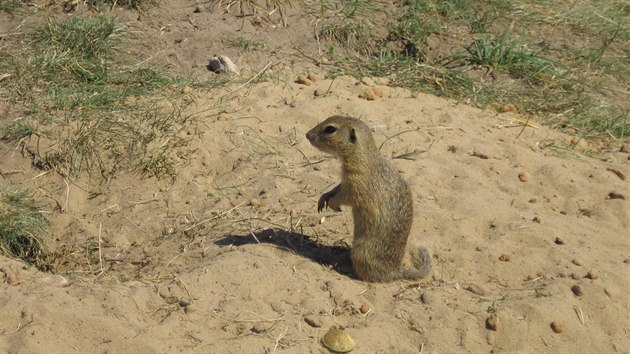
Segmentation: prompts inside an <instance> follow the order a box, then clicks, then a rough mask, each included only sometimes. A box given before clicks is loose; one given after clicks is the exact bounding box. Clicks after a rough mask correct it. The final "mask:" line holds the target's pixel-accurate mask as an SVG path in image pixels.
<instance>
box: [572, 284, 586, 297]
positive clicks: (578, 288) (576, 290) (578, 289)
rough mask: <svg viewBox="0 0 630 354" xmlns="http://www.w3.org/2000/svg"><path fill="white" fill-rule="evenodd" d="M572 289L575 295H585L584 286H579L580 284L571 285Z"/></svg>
mask: <svg viewBox="0 0 630 354" xmlns="http://www.w3.org/2000/svg"><path fill="white" fill-rule="evenodd" d="M571 291H573V293H574V294H575V296H582V295H584V291H582V287H581V286H579V285H573V286H572V287H571Z"/></svg>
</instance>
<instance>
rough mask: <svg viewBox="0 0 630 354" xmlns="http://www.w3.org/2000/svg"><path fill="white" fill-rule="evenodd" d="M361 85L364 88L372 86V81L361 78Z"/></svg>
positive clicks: (367, 78)
mask: <svg viewBox="0 0 630 354" xmlns="http://www.w3.org/2000/svg"><path fill="white" fill-rule="evenodd" d="M361 83H362V84H363V85H365V86H374V81H372V79H370V78H369V77H363V78H361Z"/></svg>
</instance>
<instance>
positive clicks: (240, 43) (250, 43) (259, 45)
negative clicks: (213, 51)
mask: <svg viewBox="0 0 630 354" xmlns="http://www.w3.org/2000/svg"><path fill="white" fill-rule="evenodd" d="M226 44H227V45H228V46H229V47H234V48H238V49H239V51H241V52H245V53H249V52H252V51H256V50H262V49H264V48H265V47H266V46H267V44H266V43H265V42H263V41H259V40H256V39H249V38H245V37H243V36H240V37H235V38H232V39H229V40H227V41H226Z"/></svg>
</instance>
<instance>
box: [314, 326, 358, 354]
mask: <svg viewBox="0 0 630 354" xmlns="http://www.w3.org/2000/svg"><path fill="white" fill-rule="evenodd" d="M321 343H322V345H323V346H324V347H326V348H328V349H330V350H332V351H333V352H337V353H347V352H349V351H352V350H354V348H355V347H356V344H355V343H354V340H352V338H351V337H350V335H349V334H348V333H347V332H346V331H345V330H344V329H343V328H341V327H336V326H332V327H330V329H329V330H328V332H326V334H324V336H323V337H322V339H321Z"/></svg>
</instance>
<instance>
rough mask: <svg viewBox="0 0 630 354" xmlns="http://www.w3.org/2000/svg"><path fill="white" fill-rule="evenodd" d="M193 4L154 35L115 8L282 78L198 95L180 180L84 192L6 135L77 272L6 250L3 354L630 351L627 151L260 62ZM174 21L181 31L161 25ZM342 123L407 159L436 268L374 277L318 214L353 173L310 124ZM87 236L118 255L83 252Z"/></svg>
mask: <svg viewBox="0 0 630 354" xmlns="http://www.w3.org/2000/svg"><path fill="white" fill-rule="evenodd" d="M193 9H194V6H193V7H191V6H188V5H186V6H182V7H181V8H177V11H172V12H168V11H165V10H164V9H161V10H153V11H156V12H157V11H161V12H160V13H161V14H162V16H163V17H162V18H158V17H157V16H152V15H151V13H149V14H145V15H143V16H144V17H143V19H144V20H143V21H144V22H141V23H142V25H139V24H138V23H139V22H131V21H132V17H133V16H137V14H136V15H134V14H132V13H126V12H121V13H119V14H117V15H118V16H120V18H123V19H124V18H125V17H124V16H127V18H128V19H129V21H130V22H129V23H128V24H127V25H128V26H129V28H130V29H133V28H134V26H136V27H135V28H136V30H138V28H140V27H142V26H145V27H143V28H145V30H146V31H147V33H148V34H147V36H148V38H153V39H154V40H155V42H154V44H155V45H156V46H157V47H158V48H170V47H172V43H173V42H172V40H174V39H173V38H176V37H182V38H191V40H190V41H189V43H191V45H190V47H196V48H190V47H189V48H187V49H186V50H188V51H190V52H189V53H190V55H189V56H188V57H187V58H188V59H187V60H185V61H184V60H180V61H178V60H177V59H176V58H175V57H172V58H174V59H173V62H174V63H177V65H179V68H180V69H182V71H186V70H191V71H193V72H195V71H196V72H198V74H199V75H214V74H212V73H209V72H207V70H205V65H206V64H207V58H208V54H215V53H211V52H210V51H211V50H214V49H216V48H219V50H225V52H223V53H216V54H227V55H230V56H232V57H233V58H235V61H236V62H237V65H240V66H241V67H243V68H244V69H243V70H244V71H245V72H248V71H249V72H252V73H254V72H256V71H257V70H260V69H261V68H263V67H264V66H265V65H266V63H267V62H268V61H272V62H274V66H273V68H272V70H273V71H272V72H273V76H272V77H273V78H274V79H272V80H269V81H267V82H263V83H259V84H256V85H243V86H241V85H232V86H230V87H228V88H226V89H225V92H224V94H220V95H219V94H214V95H210V94H208V93H206V92H196V91H194V90H191V91H190V92H189V95H190V99H191V101H192V102H193V104H192V105H191V106H190V108H189V112H188V113H191V114H195V115H196V116H197V118H198V120H199V123H198V124H197V125H196V126H195V127H192V128H191V129H190V130H189V131H187V132H184V133H185V134H186V135H187V136H188V137H189V138H191V139H192V141H191V144H192V145H191V150H190V153H189V154H188V155H186V156H182V157H181V161H180V162H181V163H180V166H181V167H180V170H179V176H178V177H177V178H176V179H175V180H174V181H171V180H155V179H141V178H139V177H138V176H133V175H120V176H119V177H118V178H116V179H114V180H112V181H110V182H109V183H106V184H100V183H98V182H97V181H93V180H89V179H80V180H77V181H68V182H69V186H66V183H65V182H64V180H63V179H62V178H61V177H59V176H57V175H55V174H54V173H49V174H45V175H43V176H42V175H41V171H40V170H36V169H33V168H31V167H30V162H29V160H28V159H26V158H24V157H22V156H20V155H19V153H17V152H15V151H14V147H13V146H8V145H6V144H2V145H0V156H1V158H0V171H3V172H8V171H19V172H17V173H8V174H7V173H5V174H4V175H3V176H2V177H1V179H0V180H1V181H2V183H3V184H8V183H13V184H16V185H20V186H22V187H24V188H29V189H31V190H33V191H37V193H38V194H37V195H38V196H39V197H41V198H43V199H45V200H48V201H49V204H50V205H49V206H50V208H49V209H50V211H51V214H50V215H49V220H50V221H51V227H52V230H53V232H52V235H51V236H52V240H51V241H50V246H51V247H52V248H53V249H55V250H57V251H59V252H66V253H65V258H64V259H63V262H62V263H60V264H57V271H58V272H57V274H48V273H42V272H39V271H37V270H35V269H33V268H30V267H26V266H24V265H23V264H22V263H20V262H17V261H13V260H9V259H7V258H2V257H0V270H1V271H2V273H4V278H3V280H2V282H1V283H0V318H1V319H2V320H1V321H0V352H6V353H43V352H59V353H62V352H63V353H72V352H77V353H83V352H85V353H169V352H200V353H218V352H221V353H243V352H245V353H260V352H278V353H280V352H285V353H326V352H327V350H326V349H324V348H323V347H322V346H321V345H320V343H319V339H320V338H321V336H322V335H323V334H324V333H325V332H326V331H327V330H328V328H329V327H330V326H332V325H340V326H343V327H345V328H346V329H347V331H348V333H349V334H350V336H352V338H353V339H354V340H355V341H356V343H357V348H356V350H355V352H357V353H418V352H426V353H444V352H447V353H450V352H471V353H480V352H494V353H496V352H510V353H512V352H522V353H526V352H527V353H529V352H547V353H559V352H563V353H564V352H566V353H568V352H573V353H577V352H580V353H595V352H620V353H628V352H629V351H630V297H628V293H630V232H629V229H630V210H629V208H628V198H629V197H630V190H629V188H628V181H627V180H626V179H625V178H627V176H629V175H630V168H629V166H630V163H629V157H630V156H629V155H628V153H627V152H613V153H588V154H584V153H582V152H584V151H586V150H588V149H589V146H588V145H587V144H583V145H582V146H581V147H582V149H583V151H580V150H574V151H573V150H572V151H567V150H564V149H561V148H558V146H562V145H563V144H564V143H566V142H567V141H569V140H570V139H571V137H569V136H565V135H562V134H559V133H557V132H555V131H552V130H550V129H547V128H545V127H542V126H540V125H539V124H537V123H536V122H533V121H532V123H533V124H535V126H536V127H535V128H532V127H527V128H524V127H523V125H522V124H519V121H520V122H523V121H525V120H526V118H525V117H521V116H518V115H515V114H512V113H503V114H498V113H495V112H493V111H482V110H479V109H476V108H472V107H470V106H467V105H466V104H464V103H461V102H455V101H451V100H445V99H441V98H438V97H434V96H430V95H424V94H417V95H413V94H412V93H410V92H408V91H406V90H403V89H396V88H391V87H389V86H387V85H386V82H385V81H383V80H381V79H378V78H372V79H369V80H363V81H364V82H358V81H357V80H356V79H353V78H350V77H340V78H337V79H335V80H331V79H325V78H323V77H324V76H325V72H324V71H323V69H322V68H320V67H316V66H314V65H312V64H311V63H309V62H308V60H306V59H304V58H302V59H301V61H300V62H299V63H294V62H292V61H293V60H297V59H295V58H298V55H296V54H295V53H294V52H293V54H291V55H289V54H286V55H284V56H283V55H282V53H280V52H278V53H279V54H278V55H277V57H276V58H271V59H264V60H260V58H258V57H259V56H261V54H256V53H254V54H252V55H248V56H243V57H240V56H239V55H238V53H235V52H230V50H231V49H230V48H227V47H221V46H220V45H218V44H217V43H219V42H218V40H214V42H213V40H212V39H210V40H208V41H207V42H202V41H199V40H194V38H195V36H197V37H200V36H202V35H203V33H202V31H200V30H198V29H197V30H195V29H194V28H193V27H190V28H188V30H186V28H187V26H189V23H190V21H187V20H186V21H184V20H185V19H186V17H187V16H188V17H190V16H196V17H194V19H195V20H194V21H197V23H204V24H206V26H210V25H209V24H210V23H211V22H212V20H213V19H215V18H214V17H213V16H215V17H216V16H218V15H217V14H216V13H209V12H202V13H201V14H197V13H193V12H192V11H193ZM178 11H179V12H178ZM169 16H171V17H169ZM203 16H206V17H205V20H204V21H205V22H203V21H202V19H204V17H203ZM174 19H178V20H179V21H178V22H175V21H174ZM294 19H295V17H289V22H290V23H292V21H293V20H294ZM215 20H216V19H215ZM194 21H193V22H194ZM227 22H229V21H227ZM167 23H170V24H171V27H169V28H171V29H173V28H179V29H180V32H176V33H174V32H171V33H170V34H168V33H167V34H162V36H161V37H160V34H159V30H160V29H161V28H163V27H164V24H167ZM187 23H188V24H187ZM245 23H248V22H245ZM240 25H241V24H240V23H239V24H235V25H234V24H224V25H223V27H221V26H218V27H217V28H218V29H217V31H229V30H233V29H230V26H240ZM190 26H192V25H190ZM297 27H298V28H299V25H297ZM304 27H305V28H306V27H307V26H306V25H304ZM203 28H204V27H203V26H202V29H203ZM186 31H188V32H186ZM283 33H285V34H286V33H287V32H286V31H284V32H283ZM292 35H294V36H296V37H297V35H296V34H295V33H293V34H292ZM304 38H307V36H306V35H305V37H304ZM159 41H163V42H159ZM304 41H305V42H306V39H304ZM160 43H162V44H160ZM213 43H214V47H213ZM195 50H196V51H198V54H196V55H195V54H194V53H193V52H194V51H195ZM312 50H313V51H316V48H312ZM286 51H287V52H289V49H286ZM171 52H172V51H171ZM171 52H169V50H166V49H164V51H163V52H160V51H156V53H157V54H156V56H157V57H159V56H162V55H163V56H164V57H169V55H170V54H169V53H171ZM178 53H179V54H178V55H179V56H180V57H185V55H184V54H182V52H178ZM308 72H310V73H313V74H318V75H319V78H316V81H315V82H313V83H312V85H304V84H298V83H296V82H294V80H295V78H296V77H297V75H298V74H306V73H308ZM366 90H371V91H372V92H377V96H378V93H382V97H377V98H376V99H375V100H366V99H364V98H361V97H362V96H364V95H365V92H366ZM230 91H232V92H230ZM315 91H317V92H318V94H317V95H316V94H315ZM360 96H361V97H360ZM335 114H344V115H351V116H354V117H358V118H361V119H363V120H364V121H365V122H367V123H368V124H369V125H370V126H371V127H372V128H373V131H374V136H375V139H376V140H377V144H378V145H380V144H381V143H382V144H383V145H382V149H381V150H382V153H383V154H384V155H385V156H388V157H400V156H401V155H403V156H405V157H406V158H404V159H403V158H397V159H394V160H393V163H394V164H395V165H396V167H397V168H398V169H399V170H400V171H401V173H402V174H403V175H404V177H405V178H406V180H407V181H408V182H409V184H410V185H411V187H412V189H413V196H414V208H415V218H414V225H413V229H412V234H411V237H410V243H413V244H421V245H425V246H427V247H428V248H429V249H430V250H431V253H432V256H433V263H434V269H433V272H432V274H431V276H430V277H429V278H428V279H426V280H423V281H421V282H418V283H411V282H402V281H399V282H393V283H388V284H371V283H366V282H362V281H360V280H358V279H356V278H355V277H354V276H353V274H352V268H351V266H350V264H349V261H348V258H349V247H350V246H351V244H352V236H351V235H352V217H351V214H350V213H349V212H348V211H347V210H346V211H344V212H342V213H334V212H326V213H325V214H323V215H322V214H317V211H316V202H317V199H318V198H319V195H320V194H321V193H323V192H325V191H327V190H328V189H329V188H330V187H332V186H333V185H334V184H335V183H336V182H337V181H338V179H339V163H338V162H337V161H335V159H334V158H331V157H329V156H326V155H324V154H322V153H321V152H319V151H317V150H316V149H315V148H313V147H312V146H310V145H309V143H308V141H307V140H306V138H305V136H304V135H305V133H306V132H307V131H308V130H309V129H310V128H311V127H313V126H314V125H316V124H317V123H318V122H320V121H322V120H323V119H325V118H326V117H328V116H330V115H335ZM622 177H623V178H622ZM96 192H97V193H96ZM611 192H614V193H615V194H613V197H615V196H617V197H620V196H623V197H625V199H622V198H610V193H611ZM66 195H67V196H68V197H67V201H66ZM56 203H59V204H61V205H67V207H66V208H65V209H66V210H65V212H64V213H61V212H59V211H58V210H57V211H53V209H54V205H55V204H56ZM323 216H325V218H322V217H323ZM88 241H92V242H97V244H100V250H101V253H100V255H99V254H98V253H94V252H89V253H88V252H87V251H82V250H84V249H86V247H84V248H82V247H80V246H81V245H84V244H85V243H86V242H88ZM0 275H2V274H0ZM575 286H579V288H580V289H579V291H577V290H575ZM572 288H573V290H572ZM576 293H577V294H576ZM578 294H579V295H578ZM421 297H422V298H423V299H421ZM364 312H365V313H364ZM492 313H494V314H496V315H497V316H498V319H499V325H498V328H497V330H496V331H495V330H490V329H488V328H487V326H486V319H487V318H488V317H489V316H490V315H491V314H492ZM305 319H306V320H305ZM554 321H556V322H557V323H559V324H560V327H562V328H561V331H560V332H561V333H555V332H554V330H552V328H551V323H552V322H554Z"/></svg>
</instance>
